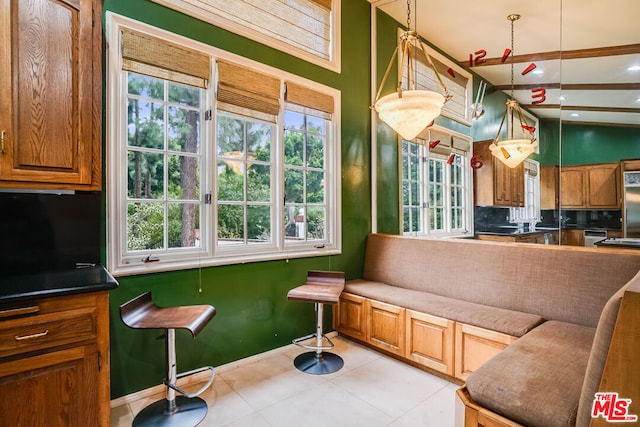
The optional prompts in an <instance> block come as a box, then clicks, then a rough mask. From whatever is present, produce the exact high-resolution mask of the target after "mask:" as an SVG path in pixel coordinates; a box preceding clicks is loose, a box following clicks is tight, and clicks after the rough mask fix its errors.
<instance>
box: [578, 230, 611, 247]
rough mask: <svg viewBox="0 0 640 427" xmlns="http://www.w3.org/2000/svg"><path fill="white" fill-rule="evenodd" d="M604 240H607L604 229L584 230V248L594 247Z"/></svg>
mask: <svg viewBox="0 0 640 427" xmlns="http://www.w3.org/2000/svg"><path fill="white" fill-rule="evenodd" d="M606 238H607V230H605V229H604V228H596V229H587V230H584V245H585V246H596V243H597V242H600V241H602V240H604V239H606Z"/></svg>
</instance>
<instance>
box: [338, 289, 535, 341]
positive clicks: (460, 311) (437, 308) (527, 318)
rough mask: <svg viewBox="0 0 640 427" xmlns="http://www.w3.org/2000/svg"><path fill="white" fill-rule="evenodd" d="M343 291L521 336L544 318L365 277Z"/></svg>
mask: <svg viewBox="0 0 640 427" xmlns="http://www.w3.org/2000/svg"><path fill="white" fill-rule="evenodd" d="M345 291H346V292H351V293H354V294H357V295H361V296H363V297H366V298H371V299H375V300H377V301H382V302H386V303H388V304H394V305H397V306H400V307H404V308H408V309H411V310H415V311H419V312H421V313H426V314H432V315H434V316H440V317H444V318H447V319H450V320H454V321H456V322H462V323H466V324H469V325H474V326H479V327H481V328H486V329H491V330H494V331H497V332H502V333H504V334H508V335H512V336H516V337H521V336H522V335H524V334H526V333H527V332H529V331H530V330H532V329H533V328H535V327H536V326H538V325H539V324H541V323H542V322H543V321H544V319H543V318H542V317H540V316H538V315H536V314H529V313H522V312H518V311H513V310H506V309H503V308H497V307H491V306H488V305H483V304H476V303H472V302H468V301H463V300H460V299H455V298H449V297H443V296H440V295H435V294H432V293H429V292H423V291H416V290H412V289H405V288H400V287H397V286H391V285H387V284H384V283H381V282H374V281H369V280H352V281H349V282H347V283H346V285H345Z"/></svg>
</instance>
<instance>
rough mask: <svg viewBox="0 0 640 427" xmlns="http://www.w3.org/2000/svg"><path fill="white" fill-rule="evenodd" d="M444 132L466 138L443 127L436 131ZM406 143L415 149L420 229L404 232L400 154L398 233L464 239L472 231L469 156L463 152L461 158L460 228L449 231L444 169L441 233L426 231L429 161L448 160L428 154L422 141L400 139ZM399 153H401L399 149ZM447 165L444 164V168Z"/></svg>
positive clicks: (448, 194) (447, 177)
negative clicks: (461, 204)
mask: <svg viewBox="0 0 640 427" xmlns="http://www.w3.org/2000/svg"><path fill="white" fill-rule="evenodd" d="M439 129H440V130H443V131H445V132H448V133H451V134H455V135H457V136H459V137H461V138H465V139H469V140H470V138H469V137H468V136H463V135H459V134H457V133H454V132H451V131H448V130H446V129H444V128H439ZM404 142H408V143H409V144H415V145H417V146H418V149H419V152H418V159H419V161H420V164H419V171H418V175H419V176H418V192H419V198H420V201H419V205H420V207H419V212H420V213H419V221H420V225H421V226H420V227H418V231H404V204H403V199H402V195H403V189H402V182H403V177H404V173H403V170H402V169H403V165H404V162H403V160H402V154H401V155H400V174H401V176H400V218H401V221H400V230H401V231H402V234H403V235H405V236H417V237H419V236H424V237H456V236H465V235H468V234H469V233H471V232H472V231H473V187H472V185H473V183H472V181H473V172H472V169H471V166H470V164H469V161H470V159H471V156H472V153H466V154H465V155H464V156H462V155H461V154H460V153H458V155H461V156H462V157H463V159H464V160H463V168H464V169H463V173H464V177H463V184H464V186H463V187H464V189H463V200H464V205H463V212H464V213H463V228H461V229H452V227H451V176H450V174H451V168H450V167H445V168H444V173H445V176H444V193H443V194H444V195H445V198H444V202H445V204H444V212H445V221H444V224H445V228H444V229H443V230H431V228H430V217H429V215H430V206H429V191H430V187H431V183H430V181H429V160H431V159H434V160H437V161H442V162H445V165H446V161H447V159H448V156H447V155H444V154H436V153H430V152H429V145H428V142H427V141H422V140H414V141H404V140H401V143H404ZM400 152H402V150H400ZM446 166H448V165H446Z"/></svg>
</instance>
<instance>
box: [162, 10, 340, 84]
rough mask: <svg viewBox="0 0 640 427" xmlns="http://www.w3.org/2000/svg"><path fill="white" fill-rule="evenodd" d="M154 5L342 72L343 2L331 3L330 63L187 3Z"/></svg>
mask: <svg viewBox="0 0 640 427" xmlns="http://www.w3.org/2000/svg"><path fill="white" fill-rule="evenodd" d="M152 1H153V2H155V3H158V4H160V5H162V6H165V7H168V8H170V9H173V10H177V11H179V12H181V13H184V14H185V15H188V16H191V17H193V18H196V19H199V20H201V21H204V22H207V23H209V24H212V25H215V26H216V27H220V28H223V29H225V30H227V31H230V32H232V33H235V34H238V35H240V36H243V37H246V38H248V39H250V40H253V41H256V42H258V43H262V44H264V45H266V46H269V47H272V48H275V49H277V50H280V51H282V52H284V53H286V54H289V55H293V56H296V57H298V58H300V59H302V60H305V61H307V62H310V63H312V64H315V65H319V66H321V67H324V68H326V69H328V70H331V71H334V72H336V73H340V72H341V58H342V53H341V46H342V42H341V40H340V37H341V36H340V35H341V33H342V32H341V28H340V27H341V22H342V18H341V9H342V4H341V0H331V2H332V4H331V18H330V26H331V28H330V32H331V33H330V51H331V53H330V55H331V59H329V60H327V59H324V58H321V57H319V56H316V55H314V54H312V53H310V52H307V51H305V50H304V49H301V48H299V47H297V46H295V45H292V44H290V43H286V42H284V41H282V40H278V39H276V38H274V37H269V36H268V35H266V34H263V33H261V32H260V31H256V30H254V29H252V28H249V27H246V26H244V25H241V24H239V23H237V22H235V21H233V20H231V19H228V18H225V17H223V16H221V15H219V14H215V13H212V12H209V11H207V10H204V9H202V8H198V7H195V6H193V5H190V4H187V3H186V2H183V1H181V0H152Z"/></svg>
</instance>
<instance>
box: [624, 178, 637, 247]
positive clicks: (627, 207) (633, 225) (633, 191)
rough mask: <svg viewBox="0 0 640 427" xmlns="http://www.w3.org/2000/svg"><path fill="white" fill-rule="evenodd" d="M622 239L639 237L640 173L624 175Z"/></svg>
mask: <svg viewBox="0 0 640 427" xmlns="http://www.w3.org/2000/svg"><path fill="white" fill-rule="evenodd" d="M623 218H624V224H623V227H624V237H640V172H625V173H624V215H623Z"/></svg>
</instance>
